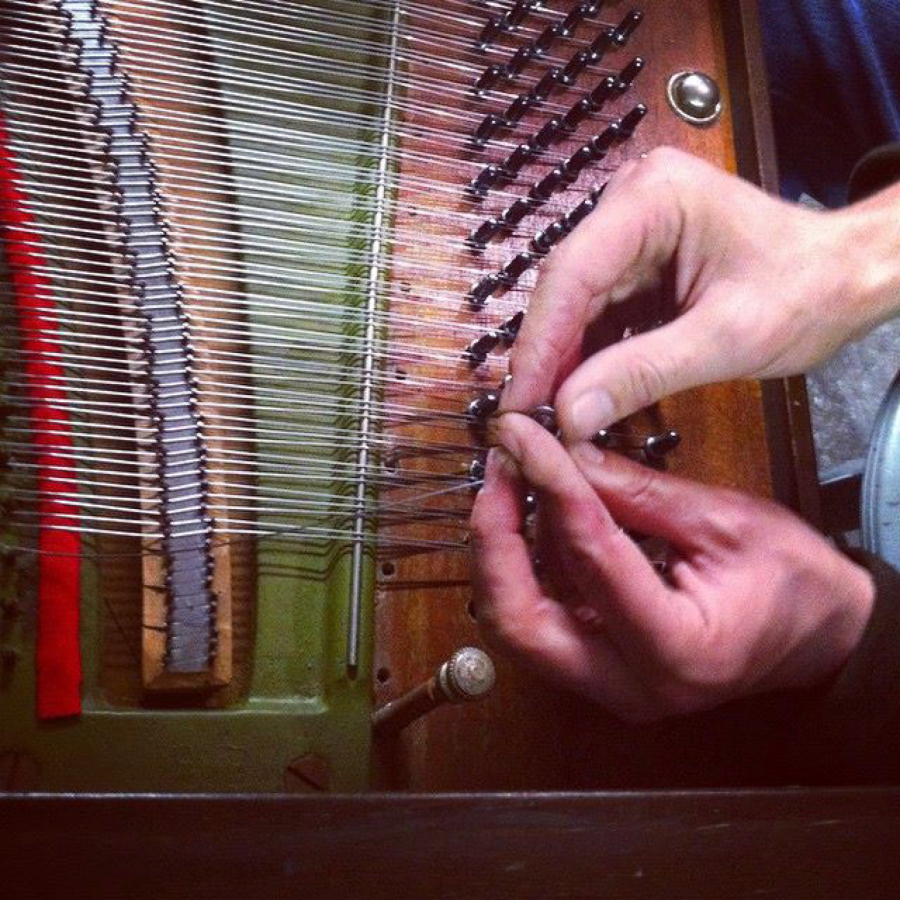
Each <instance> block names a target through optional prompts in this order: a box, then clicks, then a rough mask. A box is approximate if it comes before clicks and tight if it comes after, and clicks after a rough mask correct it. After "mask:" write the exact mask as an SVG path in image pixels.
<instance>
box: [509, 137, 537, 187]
mask: <svg viewBox="0 0 900 900" xmlns="http://www.w3.org/2000/svg"><path fill="white" fill-rule="evenodd" d="M533 156H534V148H533V147H532V146H531V144H530V143H525V144H519V146H518V147H516V149H515V150H513V152H512V153H510V155H509V156H508V157H507V158H506V162H504V163H503V165H502V167H501V168H502V169H503V177H504V178H508V179H509V180H510V181H515V179H516V178H517V177H518V175H519V172H520V171H521V170H522V167H523V166H524V165H525V164H526V163H527V162H528V161H529V160H530V159H531V158H532V157H533Z"/></svg>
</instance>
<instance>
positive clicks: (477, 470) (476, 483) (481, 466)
mask: <svg viewBox="0 0 900 900" xmlns="http://www.w3.org/2000/svg"><path fill="white" fill-rule="evenodd" d="M485 469H486V466H485V462H484V460H483V459H482V458H481V457H480V456H476V457H475V459H473V460H472V462H471V463H470V464H469V482H470V483H471V484H472V485H473V487H474V488H475V490H476V491H478V490H480V489H481V485H482V484H483V483H484V475H485Z"/></svg>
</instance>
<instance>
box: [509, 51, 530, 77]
mask: <svg viewBox="0 0 900 900" xmlns="http://www.w3.org/2000/svg"><path fill="white" fill-rule="evenodd" d="M532 59H534V47H532V46H531V44H523V45H522V46H521V47H519V49H518V50H516V52H515V53H513V55H512V56H511V57H510V58H509V61H508V62H507V63H506V66H505V68H506V77H507V78H515V77H516V76H517V75H519V74H520V73H521V72H522V70H523V69H524V68H525V66H527V65H528V63H529V62H531V60H532Z"/></svg>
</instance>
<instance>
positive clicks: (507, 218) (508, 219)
mask: <svg viewBox="0 0 900 900" xmlns="http://www.w3.org/2000/svg"><path fill="white" fill-rule="evenodd" d="M532 210H533V206H532V204H531V202H530V201H529V200H526V199H525V198H524V197H520V198H519V199H518V200H516V201H515V203H513V204H512V205H511V206H509V207H507V208H506V209H505V210H504V211H503V212H502V213H501V214H500V220H501V221H502V222H503V227H504V228H506V229H507V230H509V231H511V230H512V229H514V228H515V227H516V225H518V224H519V222H521V221H522V220H523V219H524V218H526V217H527V216H529V215H530V214H531V212H532Z"/></svg>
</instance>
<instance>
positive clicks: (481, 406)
mask: <svg viewBox="0 0 900 900" xmlns="http://www.w3.org/2000/svg"><path fill="white" fill-rule="evenodd" d="M499 406H500V397H499V391H485V392H483V393H482V394H480V395H479V396H478V397H476V398H475V399H473V400H472V402H471V403H470V404H469V407H468V411H467V414H468V417H469V422H470V425H471V426H472V427H473V428H474V429H476V430H477V431H478V432H479V433H480V434H483V433H484V431H485V428H486V426H487V420H488V419H489V418H490V417H491V416H492V415H494V414H495V413H496V412H497V410H498V409H499ZM531 417H532V418H533V419H534V420H535V421H536V422H537V423H538V424H539V425H540V426H541V427H542V428H544V429H546V430H547V431H549V432H551V433H553V434H555V435H557V436H558V435H559V428H558V425H557V421H556V411H555V410H554V409H553V407H552V406H539V407H537V408H536V409H535V410H533V411H532V413H531ZM591 443H593V444H594V446H596V447H600V448H601V449H610V450H615V451H616V452H618V453H623V454H625V455H626V456H629V457H631V458H632V459H637V460H639V461H641V462H642V463H644V464H645V465H648V466H650V467H652V468H657V469H659V468H662V467H663V466H664V465H665V461H666V458H667V457H668V456H669V455H670V454H671V453H673V452H674V451H675V450H677V449H678V447H680V446H681V435H680V434H679V432H677V431H675V430H672V429H670V430H668V431H663V432H660V433H658V434H651V435H646V436H641V435H636V434H631V433H629V432H626V431H617V430H614V429H602V430H601V431H598V432H597V434H596V435H594V437H593V438H592V439H591ZM485 466H486V452H482V453H480V454H479V455H477V456H476V457H475V458H474V459H473V460H472V462H471V463H470V465H469V471H468V476H469V482H470V483H471V485H472V487H473V488H474V489H475V490H478V489H480V487H481V484H482V482H483V481H484V474H485Z"/></svg>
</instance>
